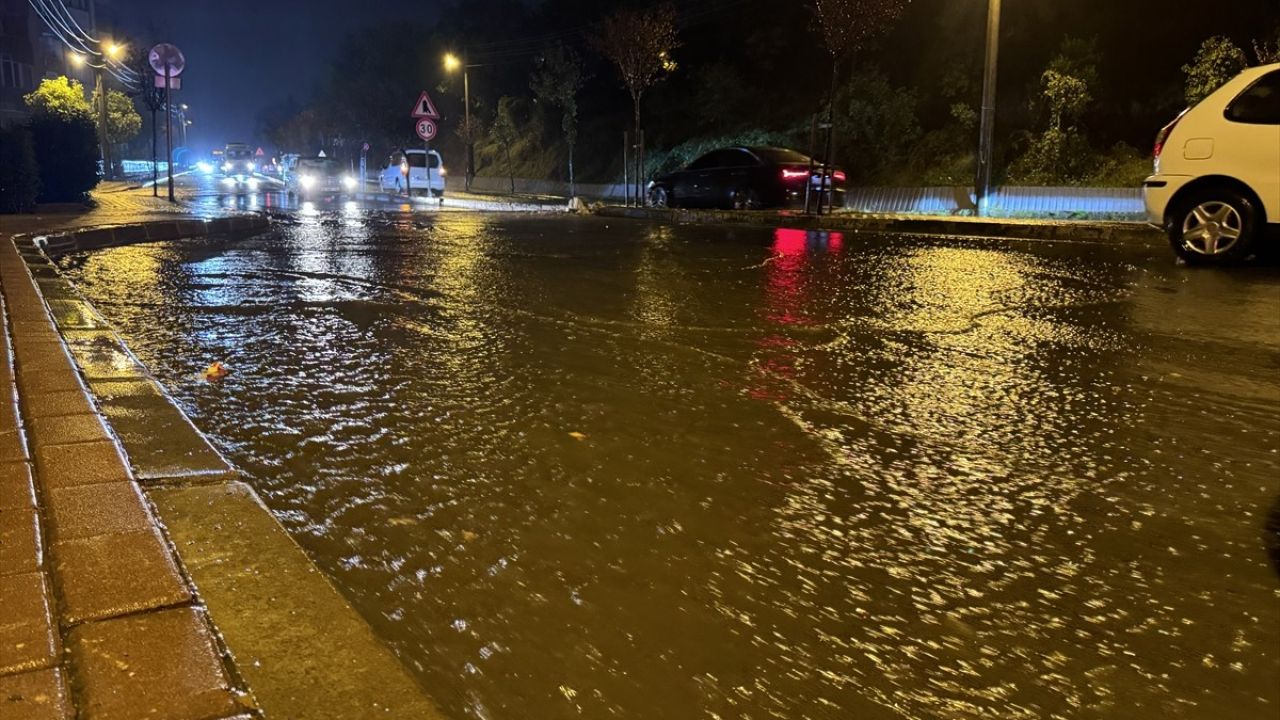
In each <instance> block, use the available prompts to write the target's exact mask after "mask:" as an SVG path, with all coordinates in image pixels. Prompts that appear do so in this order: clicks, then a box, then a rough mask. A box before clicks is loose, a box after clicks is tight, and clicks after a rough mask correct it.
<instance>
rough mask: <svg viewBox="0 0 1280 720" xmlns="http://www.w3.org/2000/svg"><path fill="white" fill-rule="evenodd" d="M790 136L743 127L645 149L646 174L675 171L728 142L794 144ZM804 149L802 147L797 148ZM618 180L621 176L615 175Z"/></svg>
mask: <svg viewBox="0 0 1280 720" xmlns="http://www.w3.org/2000/svg"><path fill="white" fill-rule="evenodd" d="M793 143H794V141H793V139H792V138H791V137H790V136H789V135H787V134H785V133H777V132H770V131H768V130H743V131H742V132H737V133H730V134H728V135H717V136H713V137H700V138H694V139H692V140H686V141H685V142H682V143H680V144H679V145H676V146H675V147H673V148H670V149H667V150H657V149H652V150H646V153H645V177H646V179H648V178H653V177H657V176H659V175H665V174H666V173H669V172H674V171H676V170H679V169H680V168H682V167H684V166H685V165H687V164H689V163H690V162H692V161H694V160H696V159H697V158H698V157H699V156H701V155H703V154H704V153H708V152H711V151H712V150H715V149H716V148H722V147H726V146H729V145H778V146H782V147H788V146H791V145H793ZM799 149H800V150H802V151H803V150H804V148H799ZM618 179H619V180H621V178H620V177H619V178H618Z"/></svg>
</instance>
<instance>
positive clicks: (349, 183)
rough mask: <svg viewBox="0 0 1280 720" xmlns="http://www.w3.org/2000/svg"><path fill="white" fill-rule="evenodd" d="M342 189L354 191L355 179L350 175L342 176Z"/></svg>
mask: <svg viewBox="0 0 1280 720" xmlns="http://www.w3.org/2000/svg"><path fill="white" fill-rule="evenodd" d="M342 187H344V188H346V189H348V190H355V189H356V179H355V178H353V177H351V176H350V175H343V176H342Z"/></svg>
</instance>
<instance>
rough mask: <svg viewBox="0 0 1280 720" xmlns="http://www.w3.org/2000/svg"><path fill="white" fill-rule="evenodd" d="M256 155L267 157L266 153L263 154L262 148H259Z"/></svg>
mask: <svg viewBox="0 0 1280 720" xmlns="http://www.w3.org/2000/svg"><path fill="white" fill-rule="evenodd" d="M254 155H256V156H258V157H262V156H263V155H266V153H264V152H262V148H258V151H257V152H255V153H254Z"/></svg>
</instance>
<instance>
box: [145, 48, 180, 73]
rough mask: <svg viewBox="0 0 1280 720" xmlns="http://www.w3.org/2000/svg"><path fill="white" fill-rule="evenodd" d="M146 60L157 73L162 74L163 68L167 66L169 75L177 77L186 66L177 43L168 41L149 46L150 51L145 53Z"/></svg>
mask: <svg viewBox="0 0 1280 720" xmlns="http://www.w3.org/2000/svg"><path fill="white" fill-rule="evenodd" d="M147 62H148V63H150V64H151V69H152V70H155V71H156V74H157V75H160V76H163V75H164V74H165V69H166V68H168V74H169V77H177V76H179V75H181V74H182V71H183V69H184V68H186V66H187V59H186V58H185V57H183V56H182V51H181V50H179V49H178V46H177V45H171V44H169V43H160V44H159V45H156V46H155V47H153V48H151V52H149V53H147Z"/></svg>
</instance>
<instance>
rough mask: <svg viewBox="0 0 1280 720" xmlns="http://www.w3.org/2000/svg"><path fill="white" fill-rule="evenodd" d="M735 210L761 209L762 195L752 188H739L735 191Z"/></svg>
mask: <svg viewBox="0 0 1280 720" xmlns="http://www.w3.org/2000/svg"><path fill="white" fill-rule="evenodd" d="M733 209H734V210H759V209H760V196H759V195H758V194H757V193H756V191H755V190H752V189H751V188H738V189H737V190H734V191H733Z"/></svg>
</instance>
